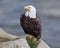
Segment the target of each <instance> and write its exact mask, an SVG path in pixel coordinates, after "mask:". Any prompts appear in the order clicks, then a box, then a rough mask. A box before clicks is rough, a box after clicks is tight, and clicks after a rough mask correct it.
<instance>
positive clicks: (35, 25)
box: [20, 5, 41, 39]
mask: <svg viewBox="0 0 60 48" xmlns="http://www.w3.org/2000/svg"><path fill="white" fill-rule="evenodd" d="M24 9H25V10H26V13H23V14H22V15H21V16H20V24H21V26H22V28H23V30H24V32H25V33H26V34H29V35H32V36H34V37H35V38H37V39H40V38H41V20H40V17H39V16H37V15H36V8H35V7H34V6H32V5H28V6H25V7H24Z"/></svg>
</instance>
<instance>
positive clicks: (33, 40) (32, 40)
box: [26, 36, 39, 48]
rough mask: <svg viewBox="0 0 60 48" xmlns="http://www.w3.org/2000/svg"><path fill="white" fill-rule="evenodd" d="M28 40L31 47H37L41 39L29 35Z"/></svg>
mask: <svg viewBox="0 0 60 48" xmlns="http://www.w3.org/2000/svg"><path fill="white" fill-rule="evenodd" d="M26 40H27V42H28V44H29V46H30V48H37V46H38V44H39V41H38V40H37V39H36V38H34V37H33V36H31V37H30V36H27V37H26Z"/></svg>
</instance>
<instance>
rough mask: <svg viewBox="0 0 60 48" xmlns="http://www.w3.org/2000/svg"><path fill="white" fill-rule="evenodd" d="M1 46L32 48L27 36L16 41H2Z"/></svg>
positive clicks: (0, 47) (5, 47) (6, 47)
mask: <svg viewBox="0 0 60 48" xmlns="http://www.w3.org/2000/svg"><path fill="white" fill-rule="evenodd" d="M0 48H30V46H29V45H28V43H27V41H26V39H25V38H21V39H18V40H14V41H7V42H0Z"/></svg>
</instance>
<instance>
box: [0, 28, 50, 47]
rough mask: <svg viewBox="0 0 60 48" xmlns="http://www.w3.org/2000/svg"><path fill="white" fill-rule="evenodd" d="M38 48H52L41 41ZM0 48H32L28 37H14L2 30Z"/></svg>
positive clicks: (0, 32)
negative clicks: (27, 39)
mask: <svg viewBox="0 0 60 48" xmlns="http://www.w3.org/2000/svg"><path fill="white" fill-rule="evenodd" d="M39 41H40V42H39V44H38V47H37V48H50V47H49V46H48V45H47V44H46V43H45V42H44V41H43V40H41V39H40V40H39ZM0 48H30V46H29V45H28V43H27V41H26V36H20V37H17V36H14V35H11V34H8V33H6V32H5V31H3V30H2V29H1V28H0Z"/></svg>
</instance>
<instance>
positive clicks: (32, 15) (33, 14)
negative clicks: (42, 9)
mask: <svg viewBox="0 0 60 48" xmlns="http://www.w3.org/2000/svg"><path fill="white" fill-rule="evenodd" d="M24 9H25V10H27V12H26V13H25V15H26V16H29V17H30V18H36V8H35V7H34V6H32V5H28V6H25V7H24Z"/></svg>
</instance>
